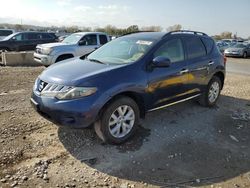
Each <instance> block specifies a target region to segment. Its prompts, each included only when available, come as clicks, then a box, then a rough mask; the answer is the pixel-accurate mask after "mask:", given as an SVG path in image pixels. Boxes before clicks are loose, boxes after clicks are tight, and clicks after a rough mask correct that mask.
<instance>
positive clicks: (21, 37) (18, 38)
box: [13, 34, 23, 41]
mask: <svg viewBox="0 0 250 188" xmlns="http://www.w3.org/2000/svg"><path fill="white" fill-rule="evenodd" d="M13 38H15V40H16V41H21V40H23V34H18V35H16V36H14V37H13Z"/></svg>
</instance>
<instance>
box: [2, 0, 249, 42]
mask: <svg viewBox="0 0 250 188" xmlns="http://www.w3.org/2000/svg"><path fill="white" fill-rule="evenodd" d="M0 4H1V10H0V23H13V24H16V23H18V24H20V23H22V24H34V25H40V26H52V25H56V26H63V25H65V26H72V25H77V26H79V27H82V26H85V27H93V28H94V27H103V26H106V25H108V24H111V25H114V26H116V27H121V28H126V27H128V26H130V25H138V26H139V27H143V26H151V25H159V26H161V27H162V28H163V30H166V28H167V27H169V26H172V25H175V24H181V25H182V26H183V28H184V29H191V30H198V31H203V32H206V33H208V34H209V35H215V34H220V33H221V32H223V31H231V32H233V33H234V34H235V33H237V34H238V36H241V37H245V38H247V37H249V36H250V0H0Z"/></svg>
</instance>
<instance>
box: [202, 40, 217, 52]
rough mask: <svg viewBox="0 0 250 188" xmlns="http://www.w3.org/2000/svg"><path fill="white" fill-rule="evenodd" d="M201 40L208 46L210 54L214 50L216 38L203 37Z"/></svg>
mask: <svg viewBox="0 0 250 188" xmlns="http://www.w3.org/2000/svg"><path fill="white" fill-rule="evenodd" d="M201 40H202V42H203V43H204V45H205V47H206V50H207V54H210V53H211V52H212V50H213V47H214V40H213V39H211V38H201Z"/></svg>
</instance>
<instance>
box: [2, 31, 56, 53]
mask: <svg viewBox="0 0 250 188" xmlns="http://www.w3.org/2000/svg"><path fill="white" fill-rule="evenodd" d="M56 41H57V37H56V35H55V34H53V33H44V32H18V33H14V34H12V35H9V36H8V37H6V38H4V39H3V40H2V41H0V50H4V51H30V50H35V49H36V46H37V45H38V44H44V43H51V42H56Z"/></svg>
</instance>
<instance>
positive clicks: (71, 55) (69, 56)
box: [55, 53, 75, 62]
mask: <svg viewBox="0 0 250 188" xmlns="http://www.w3.org/2000/svg"><path fill="white" fill-rule="evenodd" d="M62 57H68V58H72V57H75V55H74V54H73V53H64V54H60V55H58V57H57V58H56V59H55V62H57V61H58V59H59V58H62Z"/></svg>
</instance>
